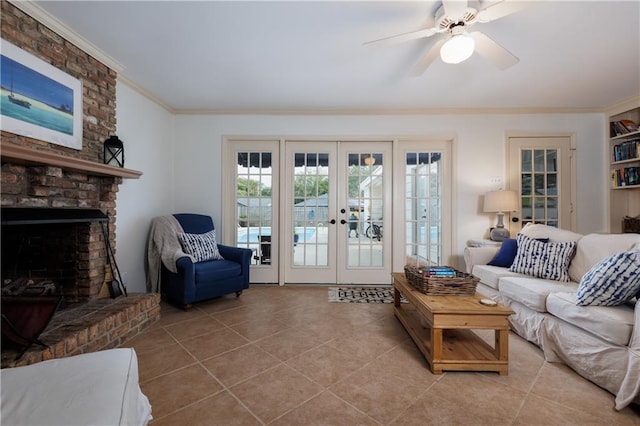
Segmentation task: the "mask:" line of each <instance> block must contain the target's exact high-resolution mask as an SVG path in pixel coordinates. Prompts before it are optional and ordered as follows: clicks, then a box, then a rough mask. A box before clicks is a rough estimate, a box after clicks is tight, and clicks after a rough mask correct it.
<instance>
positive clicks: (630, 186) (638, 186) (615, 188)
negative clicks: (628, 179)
mask: <svg viewBox="0 0 640 426" xmlns="http://www.w3.org/2000/svg"><path fill="white" fill-rule="evenodd" d="M636 188H640V185H625V186H612V187H611V189H613V190H617V189H636Z"/></svg>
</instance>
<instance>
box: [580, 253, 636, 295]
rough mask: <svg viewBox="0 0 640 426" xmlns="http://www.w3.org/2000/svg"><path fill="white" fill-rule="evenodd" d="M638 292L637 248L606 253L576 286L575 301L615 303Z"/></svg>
mask: <svg viewBox="0 0 640 426" xmlns="http://www.w3.org/2000/svg"><path fill="white" fill-rule="evenodd" d="M639 293H640V251H625V252H622V253H616V254H614V255H613V256H609V257H607V258H605V259H603V260H602V261H600V262H599V263H596V264H595V265H594V267H593V268H591V269H590V270H589V272H587V273H586V274H584V277H582V280H581V281H580V286H579V287H578V293H577V297H576V303H577V304H578V305H581V306H588V305H594V306H616V305H621V304H623V303H627V302H629V301H631V300H632V299H633V298H634V297H636V295H637V294H639Z"/></svg>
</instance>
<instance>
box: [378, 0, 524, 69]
mask: <svg viewBox="0 0 640 426" xmlns="http://www.w3.org/2000/svg"><path fill="white" fill-rule="evenodd" d="M525 7H526V4H525V3H522V2H520V1H504V0H503V1H500V2H497V3H492V4H490V5H489V6H487V7H485V8H482V9H480V10H478V9H476V8H473V7H469V5H468V2H467V0H442V5H441V6H440V7H439V8H438V10H437V11H436V13H435V25H434V26H433V27H430V28H425V29H422V30H418V31H411V32H408V33H403V34H398V35H395V36H391V37H386V38H382V39H379V40H373V41H370V42H367V43H365V44H376V45H387V44H395V43H400V42H404V41H409V40H416V39H419V38H426V37H431V36H433V35H436V34H446V35H447V37H446V38H440V39H439V40H438V41H435V44H433V45H432V46H431V48H430V49H429V50H428V51H427V52H426V53H425V54H424V56H422V58H421V59H420V61H419V62H418V63H417V64H416V65H415V67H414V68H413V71H412V74H413V75H422V73H424V72H425V70H426V69H427V68H428V67H429V66H430V65H431V64H432V63H433V61H434V60H435V59H436V58H437V57H438V55H439V56H440V58H441V59H442V61H443V62H445V63H450V64H457V63H460V62H462V61H465V60H466V59H468V58H469V57H470V56H471V55H472V54H473V52H474V51H475V52H478V54H480V55H481V56H483V57H484V58H486V59H488V60H489V61H491V62H493V63H494V64H495V65H496V66H497V67H498V68H500V69H502V70H504V69H507V68H509V67H510V66H512V65H515V64H516V63H518V61H519V59H518V58H517V57H516V56H515V55H513V54H512V53H511V52H509V51H508V50H507V49H505V48H504V47H502V46H500V45H499V44H498V43H496V42H495V41H494V40H492V39H491V38H489V36H487V35H486V34H484V33H483V32H480V31H473V32H471V33H468V32H467V30H468V29H469V28H470V27H472V26H473V25H475V24H476V23H487V22H491V21H495V20H496V19H499V18H502V17H504V16H507V15H510V14H512V13H514V12H518V11H519V10H522V9H524V8H525Z"/></svg>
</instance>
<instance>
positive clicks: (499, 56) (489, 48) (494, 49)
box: [469, 31, 520, 70]
mask: <svg viewBox="0 0 640 426" xmlns="http://www.w3.org/2000/svg"><path fill="white" fill-rule="evenodd" d="M469 35H470V36H471V37H472V38H473V40H474V41H475V42H476V45H475V51H476V52H478V54H480V55H481V56H483V57H484V58H486V59H488V60H489V61H491V62H493V63H494V65H495V66H497V67H498V68H500V69H501V70H505V69H507V68H509V67H510V66H512V65H515V64H517V63H518V62H519V61H520V59H518V58H517V57H516V56H515V55H513V54H512V53H511V52H509V51H508V50H507V49H505V48H504V47H502V46H500V45H499V44H498V43H496V42H495V41H493V40H492V39H490V38H489V36H487V35H486V34H484V33H481V32H480V31H474V32H472V33H470V34H469Z"/></svg>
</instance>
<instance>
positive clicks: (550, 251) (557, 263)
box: [509, 234, 576, 281]
mask: <svg viewBox="0 0 640 426" xmlns="http://www.w3.org/2000/svg"><path fill="white" fill-rule="evenodd" d="M517 241H518V252H517V254H516V258H515V259H514V261H513V264H512V265H511V267H510V268H509V270H510V271H511V272H519V273H521V274H526V275H531V276H534V277H538V278H545V279H551V280H557V281H569V262H571V258H572V257H573V254H574V253H575V248H576V242H575V241H566V242H562V243H552V242H549V243H543V242H541V241H537V240H535V239H532V238H529V237H527V236H526V235H523V234H518V237H517Z"/></svg>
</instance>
